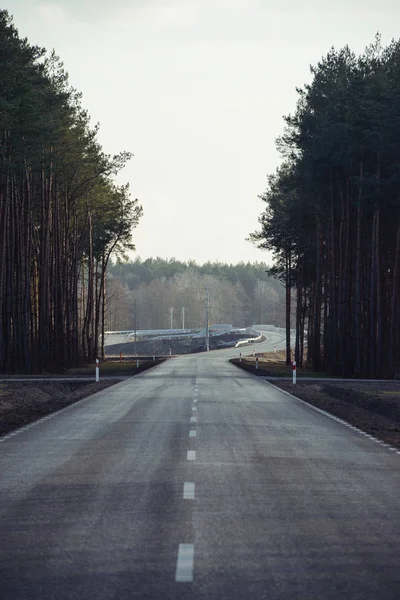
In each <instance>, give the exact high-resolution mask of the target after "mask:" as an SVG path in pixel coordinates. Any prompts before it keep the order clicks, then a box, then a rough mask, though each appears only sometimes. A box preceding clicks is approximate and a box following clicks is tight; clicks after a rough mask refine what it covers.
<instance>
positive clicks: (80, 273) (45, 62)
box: [0, 10, 142, 372]
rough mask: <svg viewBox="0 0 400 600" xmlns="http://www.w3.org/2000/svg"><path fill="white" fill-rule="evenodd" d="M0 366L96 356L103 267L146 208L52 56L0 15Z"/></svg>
mask: <svg viewBox="0 0 400 600" xmlns="http://www.w3.org/2000/svg"><path fill="white" fill-rule="evenodd" d="M0 72H1V77H0V232H1V233H0V239H1V242H0V332H1V338H2V339H1V344H0V370H1V371H17V370H19V371H25V372H29V371H39V370H43V369H47V370H49V369H59V368H62V367H66V366H69V365H72V364H74V363H77V362H79V361H80V360H82V359H86V360H87V359H92V358H94V357H95V356H97V355H98V354H99V352H100V349H99V339H100V332H101V328H102V325H103V324H104V309H105V294H104V280H105V271H106V268H107V264H108V262H109V260H110V257H111V256H112V255H113V254H114V255H115V254H119V255H123V254H124V253H125V251H126V250H128V249H132V248H133V245H132V240H131V235H132V228H133V227H135V225H136V224H137V223H138V220H139V218H140V216H141V214H142V208H141V206H140V205H139V203H138V201H137V200H136V199H135V200H133V199H132V198H131V197H130V194H129V188H128V186H118V185H116V183H115V182H114V176H115V175H116V173H118V172H119V171H120V170H121V169H122V168H123V167H124V165H125V164H126V162H127V161H128V160H130V159H131V157H132V155H131V154H130V153H129V152H121V153H120V154H118V155H115V156H109V155H107V154H106V153H105V152H104V151H103V149H102V147H101V145H100V144H99V142H98V140H97V132H98V126H95V127H92V126H91V125H90V119H89V115H88V113H87V111H86V110H85V109H84V108H83V107H82V104H81V96H80V94H79V93H78V92H77V91H76V90H75V89H74V88H72V87H71V86H70V84H69V81H68V75H67V73H66V71H65V69H64V67H63V64H62V62H61V61H60V59H59V58H58V57H57V56H56V54H55V53H54V52H52V53H50V54H48V53H46V51H45V50H44V49H43V48H40V47H38V46H32V45H30V44H29V43H28V40H27V39H21V38H20V37H19V35H18V31H17V29H16V28H15V26H14V24H13V22H12V19H11V17H10V16H9V14H8V13H7V11H5V10H0Z"/></svg>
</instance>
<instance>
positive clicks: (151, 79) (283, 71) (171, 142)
mask: <svg viewBox="0 0 400 600" xmlns="http://www.w3.org/2000/svg"><path fill="white" fill-rule="evenodd" d="M3 8H6V9H7V10H8V11H9V12H10V13H11V14H13V15H14V21H15V24H16V26H17V28H18V29H19V33H20V35H21V36H26V37H28V39H29V41H30V42H31V43H32V44H37V45H40V46H44V47H46V48H47V49H48V50H51V49H52V48H55V50H56V52H57V53H58V54H59V56H60V57H61V58H62V60H63V61H64V64H65V67H66V69H67V71H68V72H69V75H70V81H71V84H72V85H73V86H74V87H75V88H77V89H79V90H80V91H82V92H83V104H84V106H85V108H87V109H88V111H89V113H90V115H91V117H92V120H93V123H96V122H100V125H101V129H100V135H99V139H100V141H101V143H102V144H103V147H104V150H105V151H106V152H107V153H110V154H113V153H117V152H119V151H121V150H129V151H131V152H133V153H134V155H135V156H134V158H133V160H132V161H131V163H130V164H129V165H128V166H127V167H126V168H125V169H124V171H123V172H122V173H121V175H120V177H119V181H120V182H121V183H122V182H125V181H129V183H130V185H131V191H132V194H133V195H134V196H135V197H138V198H139V199H140V201H141V203H142V205H143V208H144V216H143V218H142V220H141V223H140V225H139V227H138V228H137V229H136V231H135V234H134V238H135V239H134V241H135V244H136V248H137V254H138V255H140V256H141V257H142V258H147V257H149V256H162V257H165V258H170V257H176V258H179V259H182V260H188V259H190V258H192V259H195V260H197V261H198V262H204V261H206V260H219V261H226V262H233V263H235V262H239V261H241V260H244V261H247V260H249V261H256V260H259V261H260V260H267V262H268V261H269V255H268V254H267V253H265V252H262V251H260V250H257V249H256V248H254V247H253V246H252V245H251V244H250V243H249V242H246V241H245V238H246V237H247V236H248V234H249V233H250V232H251V231H254V230H255V229H257V227H258V222H257V219H258V216H259V214H260V213H261V211H262V210H263V203H262V202H261V201H260V200H259V199H258V195H259V194H261V193H262V192H263V191H264V190H265V188H266V176H267V174H269V173H271V172H273V171H274V170H275V168H276V166H277V165H278V164H279V156H278V154H277V152H276V150H275V144H274V141H275V138H276V137H277V136H278V135H279V134H280V133H281V131H282V127H283V121H282V116H283V115H284V114H288V113H289V112H293V110H294V108H295V105H296V99H297V94H296V91H295V87H296V86H300V87H301V86H303V84H304V83H305V82H307V81H309V80H310V75H309V65H310V64H315V63H317V62H318V60H319V59H320V58H321V57H322V56H323V55H325V54H326V52H327V51H328V50H329V48H330V47H331V46H335V47H341V46H344V45H345V44H348V45H349V46H350V47H351V48H352V49H353V50H355V51H357V52H362V51H363V49H364V47H365V46H366V45H367V44H369V43H370V42H372V40H373V38H374V35H375V33H376V32H377V31H380V32H381V33H382V37H383V42H384V43H385V44H387V43H389V41H390V40H391V39H392V38H398V37H400V28H399V23H400V18H399V17H400V3H399V2H398V1H397V0H381V1H380V2H376V1H375V0H374V1H373V2H372V1H370V0H363V1H361V0H352V1H350V0H336V2H332V1H329V2H328V1H327V0H311V1H308V0H303V1H302V0H279V1H278V0H97V1H96V0H89V1H85V0H46V1H44V2H41V1H40V0H3Z"/></svg>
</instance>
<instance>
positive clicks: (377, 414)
mask: <svg viewBox="0 0 400 600" xmlns="http://www.w3.org/2000/svg"><path fill="white" fill-rule="evenodd" d="M271 383H273V384H274V385H276V386H277V387H279V388H281V389H283V390H286V391H288V392H290V393H291V394H293V395H295V396H298V397H299V398H301V400H304V401H305V402H307V403H308V404H312V405H313V406H316V407H317V408H320V409H322V410H325V411H327V412H329V413H331V414H333V415H336V416H337V417H340V418H341V419H343V420H344V421H347V422H348V423H351V424H352V425H354V426H356V427H358V428H359V429H362V430H363V431H366V432H367V433H370V434H371V435H374V436H375V437H376V438H378V439H380V440H382V441H384V442H386V443H387V444H390V445H392V446H394V447H397V448H400V381H385V382H377V381H368V382H360V383H358V382H354V381H351V382H350V381H340V382H338V383H335V382H332V381H329V382H328V381H327V382H324V381H318V382H317V381H315V382H311V381H298V382H297V383H296V384H295V385H293V383H291V382H290V381H282V380H278V381H271Z"/></svg>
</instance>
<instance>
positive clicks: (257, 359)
mask: <svg viewBox="0 0 400 600" xmlns="http://www.w3.org/2000/svg"><path fill="white" fill-rule="evenodd" d="M256 369H258V356H257V358H256Z"/></svg>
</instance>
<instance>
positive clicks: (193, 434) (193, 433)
mask: <svg viewBox="0 0 400 600" xmlns="http://www.w3.org/2000/svg"><path fill="white" fill-rule="evenodd" d="M189 437H196V432H195V430H194V429H191V430H190V431H189Z"/></svg>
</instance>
